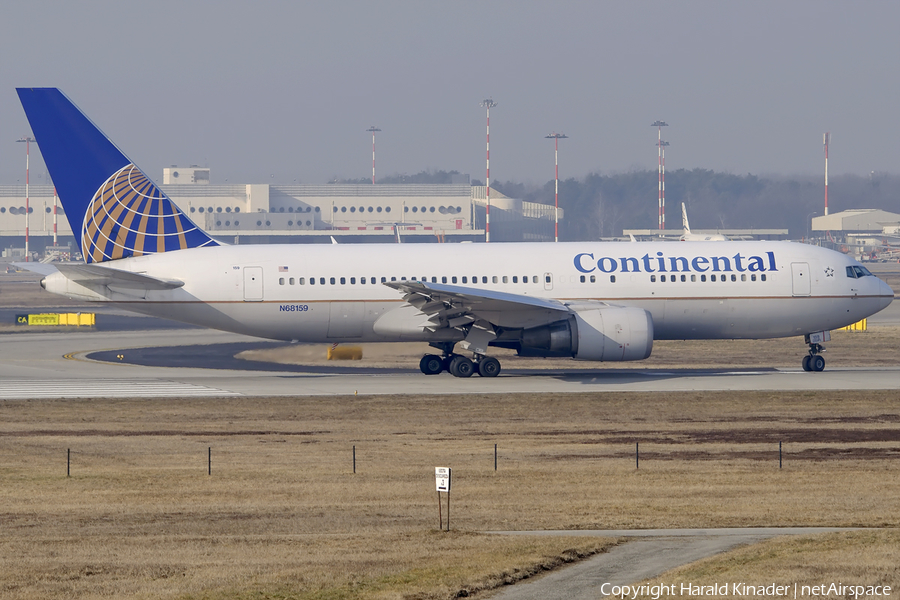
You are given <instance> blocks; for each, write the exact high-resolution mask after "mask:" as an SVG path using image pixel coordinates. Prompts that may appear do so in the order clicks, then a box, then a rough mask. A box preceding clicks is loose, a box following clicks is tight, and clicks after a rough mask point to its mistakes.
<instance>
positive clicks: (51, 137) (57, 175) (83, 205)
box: [16, 88, 218, 263]
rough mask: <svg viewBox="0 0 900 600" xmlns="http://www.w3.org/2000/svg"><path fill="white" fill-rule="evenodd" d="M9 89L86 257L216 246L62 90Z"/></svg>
mask: <svg viewBox="0 0 900 600" xmlns="http://www.w3.org/2000/svg"><path fill="white" fill-rule="evenodd" d="M16 91H17V92H18V93H19V99H20V100H21V102H22V107H23V108H24V109H25V114H26V115H27V116H28V122H29V123H30V124H31V130H32V132H33V133H34V137H35V139H36V140H37V144H38V147H39V148H40V151H41V156H43V158H44V162H45V163H46V164H47V170H48V171H49V172H50V177H51V178H52V179H53V183H54V185H55V186H56V190H57V192H58V194H59V199H60V202H62V205H63V208H64V209H65V212H66V216H67V218H68V219H69V225H70V226H71V227H72V231H73V233H74V234H75V237H76V238H77V239H78V242H79V244H80V247H81V252H82V254H83V255H84V260H85V262H88V263H92V262H103V261H108V260H115V259H117V258H124V257H127V256H140V255H143V254H157V253H159V252H166V251H170V250H179V249H184V248H196V247H199V246H217V245H218V244H217V242H216V241H215V240H213V239H212V238H211V237H209V236H208V235H207V234H206V233H205V232H204V231H203V230H201V229H199V228H198V227H197V226H196V225H195V224H194V223H193V222H192V221H191V220H190V219H189V218H188V217H187V216H186V215H184V214H182V212H181V211H180V210H179V209H178V207H177V206H176V205H175V204H174V203H173V202H172V201H171V200H169V198H168V197H167V196H166V195H165V194H164V193H162V191H160V189H159V188H158V187H156V185H155V184H154V183H153V182H152V181H150V178H149V177H147V176H146V175H145V174H144V173H143V172H142V171H141V170H140V169H138V168H137V167H136V166H135V165H134V164H133V163H132V162H131V161H130V160H129V159H128V157H126V156H125V155H124V154H123V153H122V152H121V151H120V150H119V149H118V148H116V146H115V144H113V143H112V142H111V141H110V140H109V138H107V137H106V136H105V135H104V134H103V132H102V131H100V130H99V129H98V128H97V127H96V126H95V125H94V124H93V123H91V121H90V120H89V119H88V118H87V117H86V116H84V113H82V112H81V111H80V110H79V109H78V107H76V106H75V105H74V104H72V102H71V101H70V100H69V99H68V98H66V96H65V95H64V94H63V93H62V92H60V91H59V90H58V89H56V88H19V89H17V90H16Z"/></svg>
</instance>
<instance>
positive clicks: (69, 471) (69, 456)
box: [66, 448, 72, 477]
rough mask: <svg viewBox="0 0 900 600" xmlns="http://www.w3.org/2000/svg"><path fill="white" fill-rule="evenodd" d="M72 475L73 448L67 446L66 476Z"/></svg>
mask: <svg viewBox="0 0 900 600" xmlns="http://www.w3.org/2000/svg"><path fill="white" fill-rule="evenodd" d="M71 476H72V449H71V448H66V477H71Z"/></svg>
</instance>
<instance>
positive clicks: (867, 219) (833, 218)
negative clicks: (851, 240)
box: [812, 208, 900, 232]
mask: <svg viewBox="0 0 900 600" xmlns="http://www.w3.org/2000/svg"><path fill="white" fill-rule="evenodd" d="M898 222H900V215H898V214H897V213H892V212H888V211H886V210H881V209H878V208H853V209H850V210H844V211H841V212H838V213H834V214H830V215H822V216H819V217H813V218H812V230H813V231H844V232H858V231H870V232H879V231H882V230H883V229H884V227H885V225H891V224H894V223H898Z"/></svg>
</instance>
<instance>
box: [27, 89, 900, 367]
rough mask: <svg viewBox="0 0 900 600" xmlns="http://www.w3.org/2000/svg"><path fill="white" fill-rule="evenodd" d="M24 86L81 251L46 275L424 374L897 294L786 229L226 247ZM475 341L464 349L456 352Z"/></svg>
mask: <svg viewBox="0 0 900 600" xmlns="http://www.w3.org/2000/svg"><path fill="white" fill-rule="evenodd" d="M18 93H19V98H20V99H21V101H22V105H23V107H24V109H25V112H26V114H27V116H28V120H29V122H30V123H31V127H32V130H33V133H34V136H35V138H36V139H37V142H38V145H39V147H40V149H41V153H42V155H43V157H44V161H45V162H46V164H47V168H48V170H49V172H50V175H51V177H52V179H53V183H54V184H55V185H56V187H57V190H58V193H59V198H60V201H61V202H62V203H63V206H64V208H65V213H66V215H67V217H69V218H70V219H71V218H74V219H81V222H71V225H72V230H73V231H74V232H75V235H76V238H77V240H78V242H79V243H80V246H81V251H82V254H83V255H84V261H85V264H78V265H65V264H61V265H59V266H58V271H57V272H55V273H52V274H50V275H47V276H46V277H45V278H44V279H43V280H42V282H41V285H42V286H43V287H44V288H45V289H47V290H48V291H50V292H53V293H56V294H61V295H63V296H67V297H69V298H76V299H79V300H92V301H101V302H110V303H114V304H116V305H117V306H120V307H123V308H126V309H129V310H132V311H135V312H139V313H143V314H148V315H154V316H159V317H165V318H168V319H174V320H178V321H182V322H185V323H193V324H196V325H202V326H206V327H212V328H215V329H222V330H226V331H233V332H237V333H243V334H248V335H254V336H259V337H265V338H271V339H278V340H296V341H300V342H329V343H333V342H396V341H417V342H427V343H429V344H430V345H431V346H432V347H434V348H435V349H436V350H437V351H439V354H426V355H425V356H424V357H422V360H421V361H420V364H419V367H420V369H421V371H422V372H423V373H425V374H428V375H433V374H437V373H441V372H442V371H445V370H446V371H449V372H450V373H451V374H453V375H455V376H456V377H468V376H470V375H472V374H473V373H478V374H480V375H481V376H484V377H494V376H496V375H498V374H499V372H500V362H499V361H498V360H497V359H496V358H494V357H492V356H490V355H489V351H490V348H491V347H492V346H493V347H503V348H513V349H516V350H517V351H518V353H519V354H521V355H525V356H566V357H572V358H575V359H580V360H591V361H626V360H641V359H645V358H647V357H648V356H650V352H651V350H652V347H653V340H687V339H742V338H743V339H755V338H778V337H788V336H800V335H802V336H805V340H806V343H808V344H809V353H808V354H807V355H805V356H804V358H803V361H802V365H803V368H804V369H805V370H807V371H821V370H823V369H824V368H825V361H824V359H823V357H822V355H821V351H822V350H823V348H822V345H821V344H822V342H823V341H825V340H827V339H828V338H829V336H828V332H829V331H830V330H831V329H834V328H838V327H844V326H846V325H849V324H851V323H855V322H857V321H859V320H860V319H863V318H865V317H868V316H869V315H872V314H873V313H876V312H878V311H880V310H881V309H883V308H885V307H886V306H887V305H888V304H890V303H891V301H892V300H893V297H894V293H893V291H892V290H891V289H890V287H888V285H887V284H885V283H884V282H883V281H881V280H880V279H878V278H877V277H874V276H873V275H872V274H871V273H870V272H869V271H868V270H866V268H865V267H864V266H862V265H861V264H859V263H858V262H857V261H855V260H853V259H852V258H850V257H848V256H845V255H843V254H840V253H838V252H834V251H831V250H827V249H824V248H819V247H816V246H809V245H804V244H797V243H790V242H762V241H757V242H747V241H742V242H737V241H734V242H732V241H722V242H718V243H714V244H711V243H704V242H681V243H673V242H648V243H607V242H571V243H543V244H539V243H509V244H499V243H495V244H453V245H450V244H422V245H415V246H412V245H406V244H399V245H397V244H374V245H361V244H358V245H354V244H346V245H344V244H341V245H334V244H322V245H304V244H290V245H287V244H281V245H255V246H254V245H245V246H229V245H225V244H223V243H221V242H217V241H216V240H214V239H213V238H211V237H210V236H209V235H207V234H206V232H204V231H203V230H201V229H200V228H199V227H197V225H196V224H194V223H193V222H192V221H191V220H190V219H189V218H188V217H187V215H185V214H184V213H183V212H182V211H181V210H180V209H179V207H178V206H176V205H175V204H174V203H173V202H172V201H171V200H169V198H168V197H166V195H165V194H163V193H162V191H160V189H159V188H158V187H157V186H156V185H155V184H154V183H153V182H152V181H151V180H150V179H149V178H148V177H147V176H146V175H145V174H144V173H143V172H142V171H141V170H140V169H139V168H138V167H136V166H135V165H134V164H133V163H132V162H131V161H130V160H129V159H128V158H127V157H126V156H125V155H124V154H123V153H122V152H121V151H120V150H119V149H118V148H117V147H116V146H115V145H114V144H113V143H112V142H111V141H110V140H109V139H108V138H107V137H106V136H105V135H104V134H103V133H102V132H101V131H100V130H99V129H98V128H97V127H96V126H94V124H93V123H91V121H90V120H89V119H88V118H87V117H86V116H85V115H84V114H83V113H82V112H81V111H80V110H79V109H78V108H77V107H76V106H75V105H74V104H73V103H72V102H71V101H70V100H69V99H68V98H67V97H66V96H65V95H64V94H62V93H61V92H60V91H59V90H57V89H55V88H22V89H19V90H18ZM457 348H461V349H462V350H465V351H466V352H467V353H469V354H470V355H471V357H472V358H469V356H466V355H463V354H459V353H457Z"/></svg>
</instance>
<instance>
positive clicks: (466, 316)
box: [385, 281, 570, 331]
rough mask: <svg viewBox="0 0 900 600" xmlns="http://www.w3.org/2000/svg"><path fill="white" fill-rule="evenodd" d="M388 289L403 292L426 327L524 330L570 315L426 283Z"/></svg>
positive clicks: (515, 297) (526, 299)
mask: <svg viewBox="0 0 900 600" xmlns="http://www.w3.org/2000/svg"><path fill="white" fill-rule="evenodd" d="M385 285H387V286H388V287H392V288H394V289H396V290H399V291H401V292H403V294H404V295H403V300H404V301H406V302H407V303H408V304H410V305H411V306H413V307H415V308H416V309H417V310H418V311H419V312H420V313H422V314H424V315H426V316H427V321H428V325H427V327H428V328H429V329H431V330H433V331H434V330H437V329H440V328H443V327H460V326H462V325H467V324H469V323H474V322H476V321H484V322H487V323H491V324H492V325H497V326H500V327H525V326H529V325H531V324H533V323H544V322H548V321H552V320H558V319H561V318H563V316H562V315H560V316H556V317H552V318H549V319H548V316H549V315H550V314H559V313H565V314H567V313H569V312H570V309H569V307H567V306H566V305H565V304H563V303H562V302H559V301H557V300H552V299H545V298H535V297H533V296H526V295H523V294H509V293H506V292H498V291H494V290H484V289H478V288H471V287H463V286H456V285H447V284H442V283H428V282H426V281H392V282H387V283H385Z"/></svg>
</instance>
